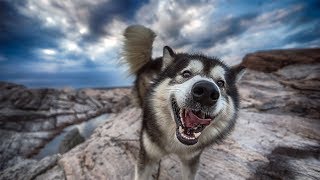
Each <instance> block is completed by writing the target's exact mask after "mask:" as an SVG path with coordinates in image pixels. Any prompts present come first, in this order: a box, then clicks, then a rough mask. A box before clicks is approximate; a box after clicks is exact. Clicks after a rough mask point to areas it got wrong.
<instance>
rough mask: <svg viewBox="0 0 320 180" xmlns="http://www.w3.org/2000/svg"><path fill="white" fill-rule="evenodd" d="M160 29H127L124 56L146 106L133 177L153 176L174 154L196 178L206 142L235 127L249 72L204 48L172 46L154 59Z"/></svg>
mask: <svg viewBox="0 0 320 180" xmlns="http://www.w3.org/2000/svg"><path fill="white" fill-rule="evenodd" d="M155 37H156V34H155V33H154V32H153V31H152V30H151V29H149V28H146V27H144V26H141V25H132V26H129V27H127V28H126V29H125V31H124V46H123V58H124V60H125V62H126V63H127V64H128V65H129V71H130V74H134V75H135V76H136V80H135V82H134V92H135V96H136V100H137V103H138V105H139V106H140V107H141V108H142V109H143V122H142V128H141V134H140V151H139V157H138V160H137V165H136V168H135V179H136V180H138V179H139V180H140V179H148V178H151V171H152V168H153V165H154V164H155V163H156V162H158V161H159V160H160V159H161V157H163V156H165V155H168V154H176V155H177V156H178V157H179V158H180V160H181V162H182V178H183V179H194V178H195V175H196V172H197V169H198V164H199V158H200V155H201V153H202V152H203V150H204V148H206V147H208V146H210V145H212V144H214V143H217V142H220V141H222V140H223V139H224V138H225V137H226V136H227V135H228V134H229V133H230V132H231V131H232V129H233V127H234V125H235V122H236V118H237V112H238V109H239V95H238V90H237V86H236V84H237V82H238V81H239V80H240V79H241V77H242V75H243V74H244V72H245V68H244V67H243V66H240V65H236V66H232V67H231V66H228V65H226V64H225V63H223V62H222V61H220V60H219V59H218V58H215V57H208V56H205V55H202V54H188V53H175V52H174V51H173V50H172V49H171V48H170V47H169V46H165V47H164V48H163V55H162V57H158V58H155V59H152V44H153V41H154V39H155Z"/></svg>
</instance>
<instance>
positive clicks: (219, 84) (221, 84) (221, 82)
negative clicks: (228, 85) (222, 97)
mask: <svg viewBox="0 0 320 180" xmlns="http://www.w3.org/2000/svg"><path fill="white" fill-rule="evenodd" d="M217 84H218V86H219V87H221V88H222V87H224V81H222V80H219V81H217Z"/></svg>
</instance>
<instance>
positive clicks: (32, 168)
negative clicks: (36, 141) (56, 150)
mask: <svg viewBox="0 0 320 180" xmlns="http://www.w3.org/2000/svg"><path fill="white" fill-rule="evenodd" d="M58 159H59V156H58V155H53V156H50V157H46V158H44V159H42V160H41V161H36V160H31V159H25V160H21V161H20V162H18V163H17V164H15V165H14V166H11V167H8V168H7V169H5V170H3V171H1V172H0V179H3V180H5V179H19V180H31V179H34V178H35V177H37V176H38V175H40V174H42V173H44V172H46V171H47V170H48V169H51V168H52V167H54V166H55V165H56V162H57V160H58Z"/></svg>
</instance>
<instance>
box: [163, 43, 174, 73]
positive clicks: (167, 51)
mask: <svg viewBox="0 0 320 180" xmlns="http://www.w3.org/2000/svg"><path fill="white" fill-rule="evenodd" d="M174 57H175V53H174V52H173V50H172V49H171V48H170V47H169V46H165V47H163V57H162V68H161V69H162V70H164V69H165V68H167V67H168V66H169V64H170V63H171V62H172V61H173V60H174Z"/></svg>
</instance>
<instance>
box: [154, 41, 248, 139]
mask: <svg viewBox="0 0 320 180" xmlns="http://www.w3.org/2000/svg"><path fill="white" fill-rule="evenodd" d="M243 72H244V67H241V66H234V67H229V66H227V65H225V64H224V63H222V62H221V61H220V60H218V59H216V58H209V57H206V56H203V55H190V54H176V53H174V52H173V50H172V49H171V48H170V47H168V46H166V47H164V49H163V57H162V68H161V73H160V75H159V77H158V78H157V79H156V82H155V87H154V92H153V99H154V100H155V103H156V104H155V108H158V109H159V110H157V113H156V114H161V113H166V114H170V116H169V117H170V118H169V119H170V120H169V121H171V122H174V123H175V130H176V132H175V135H176V137H177V139H178V140H179V141H180V142H181V143H183V144H185V145H193V144H196V143H197V142H198V139H199V138H200V137H201V133H202V132H203V131H204V130H205V129H206V128H209V126H210V127H212V126H213V128H220V127H218V126H217V127H214V125H212V124H213V123H214V122H215V121H224V119H223V118H229V119H232V118H234V116H235V113H236V111H237V106H238V92H237V88H236V83H237V81H238V80H239V79H240V78H241V76H242V74H243ZM163 119H167V118H163ZM217 131H218V132H219V129H217ZM221 131H222V130H221Z"/></svg>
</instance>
